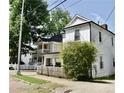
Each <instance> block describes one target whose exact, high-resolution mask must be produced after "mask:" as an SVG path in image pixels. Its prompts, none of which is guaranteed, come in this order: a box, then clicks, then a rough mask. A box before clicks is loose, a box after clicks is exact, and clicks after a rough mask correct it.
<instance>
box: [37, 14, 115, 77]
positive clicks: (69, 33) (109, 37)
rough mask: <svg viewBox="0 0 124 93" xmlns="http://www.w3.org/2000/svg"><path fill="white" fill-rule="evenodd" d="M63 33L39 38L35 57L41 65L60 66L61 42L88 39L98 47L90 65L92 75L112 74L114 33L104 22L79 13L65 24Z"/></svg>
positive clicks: (113, 66) (113, 68)
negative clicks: (100, 23) (93, 61)
mask: <svg viewBox="0 0 124 93" xmlns="http://www.w3.org/2000/svg"><path fill="white" fill-rule="evenodd" d="M64 29H65V34H63V37H61V35H59V36H54V37H51V38H49V39H43V38H41V39H40V40H41V41H40V42H39V43H38V49H37V51H38V53H37V54H36V58H38V59H37V60H38V62H40V63H41V65H42V67H57V66H59V67H60V66H61V65H62V64H63V63H62V59H60V57H59V54H60V52H61V49H62V48H61V43H65V42H68V41H77V40H79V41H82V42H83V41H88V42H93V43H95V46H96V48H97V49H98V54H97V57H96V62H95V63H94V64H93V65H92V76H93V77H102V76H108V75H112V74H114V73H115V72H114V70H115V50H114V49H115V44H114V41H115V34H114V33H113V32H111V31H109V30H108V27H107V25H106V24H104V25H99V24H96V23H95V22H93V21H91V20H89V19H87V18H85V17H81V16H79V15H76V16H74V18H73V19H72V20H71V21H70V22H69V23H68V24H67V25H66V26H65V28H64Z"/></svg>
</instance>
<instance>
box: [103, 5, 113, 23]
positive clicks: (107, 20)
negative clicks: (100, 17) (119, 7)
mask: <svg viewBox="0 0 124 93" xmlns="http://www.w3.org/2000/svg"><path fill="white" fill-rule="evenodd" d="M114 9H115V6H114V7H113V8H112V10H111V12H110V13H109V15H108V16H107V18H106V20H105V22H107V21H108V19H109V18H110V16H111V15H112V13H113V11H114Z"/></svg>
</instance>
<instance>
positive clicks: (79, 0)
mask: <svg viewBox="0 0 124 93" xmlns="http://www.w3.org/2000/svg"><path fill="white" fill-rule="evenodd" d="M81 1H82V0H78V1H76V2H74V3H73V4H71V5H70V6H67V7H66V9H67V8H69V7H72V6H74V5H76V4H78V3H80V2H81Z"/></svg>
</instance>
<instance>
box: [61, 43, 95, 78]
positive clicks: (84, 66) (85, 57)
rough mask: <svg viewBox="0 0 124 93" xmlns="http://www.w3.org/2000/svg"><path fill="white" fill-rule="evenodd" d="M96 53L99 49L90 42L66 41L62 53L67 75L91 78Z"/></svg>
mask: <svg viewBox="0 0 124 93" xmlns="http://www.w3.org/2000/svg"><path fill="white" fill-rule="evenodd" d="M96 54H97V49H96V47H95V46H94V45H93V44H92V43H90V42H76V41H75V42H68V43H66V44H65V45H64V49H63V51H62V53H61V55H62V59H63V63H64V69H65V72H66V74H67V76H68V77H69V78H72V79H76V80H85V79H89V78H91V76H90V71H91V68H92V63H93V62H94V61H95V58H96Z"/></svg>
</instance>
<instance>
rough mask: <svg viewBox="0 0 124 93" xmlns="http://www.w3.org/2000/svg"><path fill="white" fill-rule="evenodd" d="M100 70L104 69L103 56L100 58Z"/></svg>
mask: <svg viewBox="0 0 124 93" xmlns="http://www.w3.org/2000/svg"><path fill="white" fill-rule="evenodd" d="M100 69H103V59H102V56H100Z"/></svg>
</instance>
